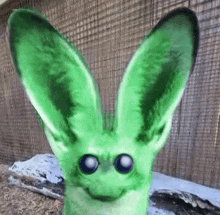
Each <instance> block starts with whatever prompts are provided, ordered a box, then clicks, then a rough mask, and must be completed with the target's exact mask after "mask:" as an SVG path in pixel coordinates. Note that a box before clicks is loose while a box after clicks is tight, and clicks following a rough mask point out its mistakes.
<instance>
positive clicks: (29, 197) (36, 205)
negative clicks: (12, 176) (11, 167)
mask: <svg viewBox="0 0 220 215" xmlns="http://www.w3.org/2000/svg"><path fill="white" fill-rule="evenodd" d="M7 179H8V175H7V166H5V165H0V202H1V207H0V215H36V214H38V215H52V214H53V215H60V214H61V208H60V209H57V208H56V207H55V206H54V202H55V199H51V198H49V197H46V196H43V195H41V194H38V193H33V192H31V191H29V190H26V189H22V188H18V187H16V186H11V185H9V183H8V180H7Z"/></svg>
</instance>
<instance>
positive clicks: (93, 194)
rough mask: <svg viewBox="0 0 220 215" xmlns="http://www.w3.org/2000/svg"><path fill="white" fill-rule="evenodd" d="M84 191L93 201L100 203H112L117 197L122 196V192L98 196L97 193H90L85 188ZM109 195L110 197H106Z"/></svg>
mask: <svg viewBox="0 0 220 215" xmlns="http://www.w3.org/2000/svg"><path fill="white" fill-rule="evenodd" d="M85 191H86V192H87V193H88V194H89V196H90V197H91V198H93V199H96V200H99V201H102V202H110V201H114V200H116V199H118V198H119V197H121V195H122V194H123V191H121V192H117V193H114V194H113V193H111V194H110V193H105V192H102V194H100V193H99V192H91V191H90V189H88V188H86V189H85ZM108 194H110V195H108Z"/></svg>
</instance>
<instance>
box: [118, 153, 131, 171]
mask: <svg viewBox="0 0 220 215" xmlns="http://www.w3.org/2000/svg"><path fill="white" fill-rule="evenodd" d="M114 166H115V169H116V170H117V171H118V172H120V173H122V174H126V173H129V172H130V171H131V170H132V169H133V159H132V158H131V157H130V156H129V155H127V154H120V155H118V156H117V158H116V159H115V162H114Z"/></svg>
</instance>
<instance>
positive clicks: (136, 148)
mask: <svg viewBox="0 0 220 215" xmlns="http://www.w3.org/2000/svg"><path fill="white" fill-rule="evenodd" d="M149 144H150V142H149ZM147 148H149V146H148V144H140V143H138V142H137V141H136V140H135V139H134V138H128V137H119V136H117V135H115V134H100V135H98V134H96V135H88V136H87V138H85V136H84V138H83V140H82V141H80V140H79V141H78V142H77V144H76V145H75V149H76V151H77V154H78V155H79V156H83V155H85V154H92V155H94V156H97V157H98V158H100V159H104V160H112V159H115V158H116V157H117V156H118V155H119V154H128V155H130V156H131V157H135V156H136V155H137V154H141V152H143V150H145V153H146V150H147V151H149V152H150V148H149V149H147ZM74 151H75V150H74Z"/></svg>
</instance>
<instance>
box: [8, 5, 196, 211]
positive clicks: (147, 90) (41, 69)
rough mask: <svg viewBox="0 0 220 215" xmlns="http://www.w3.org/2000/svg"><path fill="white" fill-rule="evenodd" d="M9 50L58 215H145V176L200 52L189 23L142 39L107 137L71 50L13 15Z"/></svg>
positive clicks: (180, 14) (179, 21)
mask: <svg viewBox="0 0 220 215" xmlns="http://www.w3.org/2000/svg"><path fill="white" fill-rule="evenodd" d="M8 29H9V43H10V50H11V55H12V59H13V63H14V66H15V69H16V71H17V74H18V76H19V79H20V81H21V83H22V85H23V87H24V89H25V91H26V93H27V95H28V97H29V99H30V101H31V103H32V105H33V106H34V108H35V109H36V111H37V113H38V114H39V116H40V117H41V119H42V121H43V124H44V126H43V128H44V133H45V135H46V137H47V139H48V142H49V143H50V146H51V148H52V150H53V152H54V154H55V155H56V157H57V159H58V161H59V164H60V167H61V169H62V172H63V176H64V180H65V199H64V208H63V214H65V215H88V214H89V215H136V214H137V215H144V214H146V211H147V206H148V198H149V194H148V192H149V188H150V184H151V174H152V173H151V172H152V167H153V163H154V159H155V157H156V155H157V153H158V152H159V151H160V150H161V149H162V148H163V146H164V145H165V143H166V140H167V138H168V135H169V132H170V129H171V122H172V117H173V114H174V111H175V109H176V107H177V105H178V103H179V101H180V99H181V97H182V94H183V91H184V88H185V86H186V83H187V80H188V77H189V75H190V73H191V72H192V69H193V66H194V64H195V59H196V55H197V50H198V44H199V27H198V21H197V18H196V15H195V13H194V12H192V11H191V10H189V9H187V8H180V9H177V10H174V11H172V12H170V13H169V14H168V15H166V16H165V17H164V18H162V19H161V20H160V21H159V22H158V24H157V25H156V26H155V27H154V28H153V29H152V30H151V31H149V32H148V34H147V35H146V36H145V37H144V38H143V40H142V42H141V43H140V45H139V47H138V48H137V51H136V52H135V53H134V55H133V56H132V58H131V60H130V62H129V63H128V65H127V67H126V69H125V72H124V76H123V78H122V81H121V83H120V86H119V91H118V96H117V102H116V105H115V109H116V112H115V118H114V124H113V127H112V129H110V130H107V129H105V128H104V126H103V112H102V108H101V100H100V96H99V93H98V90H97V86H96V82H95V80H94V78H93V77H92V74H91V73H90V71H89V68H88V66H87V65H86V63H85V61H84V59H83V57H82V55H81V53H80V52H79V51H78V50H77V48H76V47H75V46H74V45H73V44H72V43H71V42H70V41H69V40H68V39H67V38H65V37H64V36H63V35H62V34H61V33H60V32H59V31H58V30H56V29H55V28H54V27H53V26H52V25H51V24H50V23H49V22H48V21H47V19H46V18H45V17H44V16H43V15H42V14H40V13H39V12H38V11H36V10H35V9H31V8H22V9H17V10H14V11H13V13H12V14H11V15H10V17H9V19H8Z"/></svg>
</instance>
